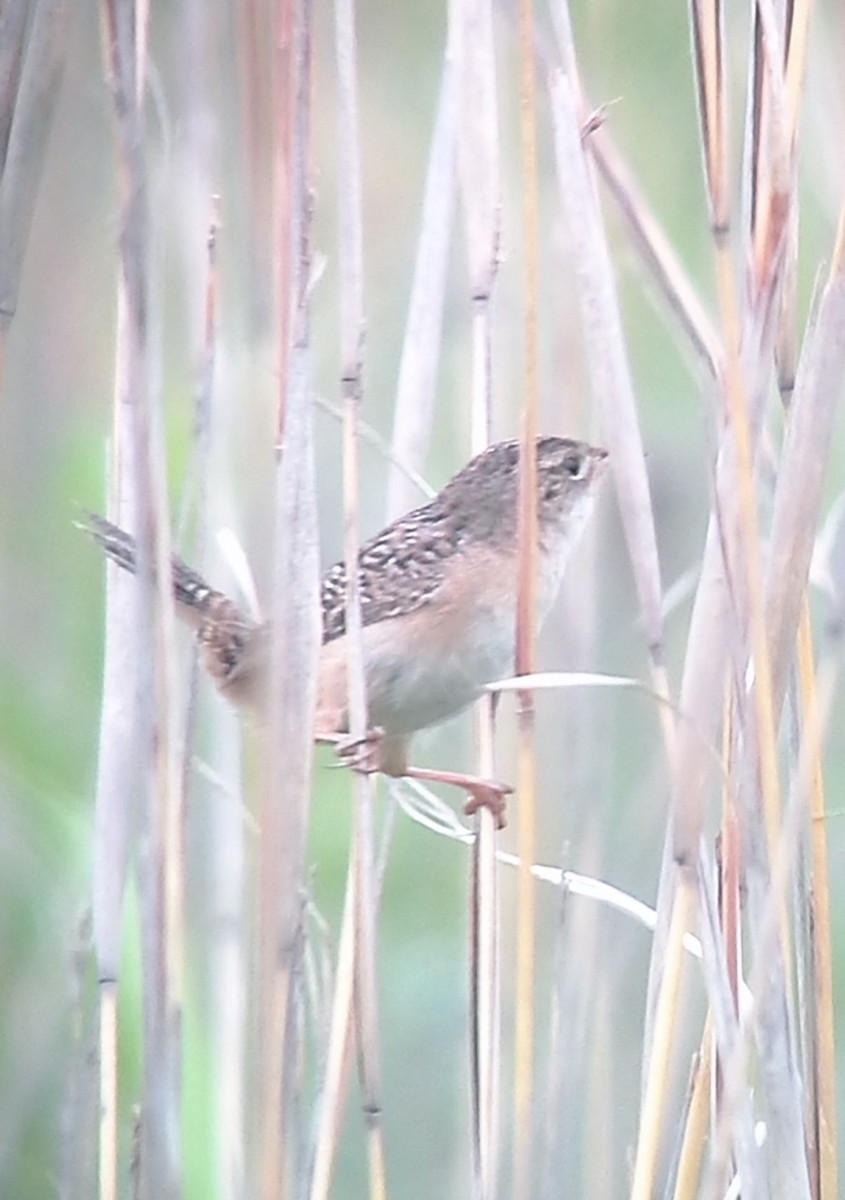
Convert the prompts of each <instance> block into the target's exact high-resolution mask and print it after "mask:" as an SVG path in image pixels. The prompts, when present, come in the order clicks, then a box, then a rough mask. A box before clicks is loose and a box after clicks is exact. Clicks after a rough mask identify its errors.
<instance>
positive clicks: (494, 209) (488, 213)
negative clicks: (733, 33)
mask: <svg viewBox="0 0 845 1200" xmlns="http://www.w3.org/2000/svg"><path fill="white" fill-rule="evenodd" d="M449 16H450V30H449V34H450V55H451V56H452V58H453V60H454V69H455V74H456V76H457V79H456V91H457V98H458V111H457V117H458V131H457V149H458V167H459V180H460V195H461V206H462V208H463V213H464V230H465V236H466V245H467V266H468V273H469V291H470V302H471V313H472V327H471V346H472V355H471V359H472V397H471V401H470V421H471V429H472V433H471V446H472V452H473V454H477V453H478V452H479V451H481V450H482V449H483V448H484V447H485V446H486V445H488V444H489V442H490V441H491V439H492V434H493V375H492V369H493V366H492V364H493V353H492V344H493V289H494V285H495V281H496V275H497V271H498V258H499V225H500V210H501V196H500V181H499V129H498V113H497V105H496V55H495V44H494V39H493V11H492V4H491V3H490V0H461V2H459V3H454V4H452V5H451V6H450V14H449ZM494 707H495V705H494V701H493V698H492V697H486V698H485V699H484V700H482V701H481V702H480V703H479V705H478V706H477V707H476V710H475V714H474V725H475V742H476V756H475V762H476V771H477V773H478V775H479V776H480V777H481V778H493V777H494V775H495V766H494V743H495V724H494ZM474 825H475V830H476V838H475V842H474V845H473V855H472V882H471V889H470V908H469V911H470V918H469V919H470V964H469V976H470V1003H471V1008H472V1011H471V1014H470V1027H471V1055H470V1058H471V1087H472V1110H473V1111H472V1117H473V1122H472V1126H473V1128H472V1136H473V1145H472V1156H473V1176H474V1184H475V1195H476V1197H477V1198H478V1200H492V1197H493V1196H495V1194H496V1180H497V1169H498V1146H499V1091H500V1080H499V1070H500V1054H499V1045H500V1034H501V1029H500V1020H501V1016H500V1004H501V1001H500V988H501V980H500V953H499V879H498V870H497V866H496V826H495V821H494V819H493V816H492V814H491V813H490V811H489V810H488V809H485V808H482V809H480V810H479V812H478V815H477V817H476V820H475V822H474Z"/></svg>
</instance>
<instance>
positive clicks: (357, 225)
mask: <svg viewBox="0 0 845 1200" xmlns="http://www.w3.org/2000/svg"><path fill="white" fill-rule="evenodd" d="M335 47H336V66H337V78H338V162H339V171H338V175H339V182H338V265H339V271H340V341H341V346H340V361H341V381H340V383H341V395H342V400H343V410H344V411H343V416H344V420H343V434H344V436H343V513H344V539H343V548H344V559H345V563H346V641H347V653H348V659H347V687H348V712H349V735H350V737H351V738H353V739H360V738H363V737H364V736H365V735H366V732H367V728H368V724H367V697H366V690H365V683H364V651H363V640H362V634H361V629H362V626H361V604H360V596H359V580H358V549H359V539H358V414H359V409H360V406H361V399H362V392H363V349H364V243H363V217H362V199H361V154H360V134H359V121H358V79H357V61H356V54H357V39H356V31H355V4H354V0H336V3H335ZM353 787H354V794H355V823H354V833H353V845H352V855H351V858H350V866H349V870H350V873H351V876H352V878H351V880H350V886H351V888H352V895H353V899H354V904H353V913H354V922H353V927H354V935H355V936H354V955H353V960H354V971H355V989H354V999H355V1016H356V1024H357V1043H358V1051H359V1057H358V1067H359V1074H360V1081H361V1095H362V1108H363V1114H364V1126H365V1136H366V1142H367V1162H368V1171H369V1195H370V1198H371V1200H384V1198H385V1197H386V1195H387V1182H386V1168H385V1154H384V1140H383V1131H382V1122H381V1067H380V1061H379V1059H380V1054H379V1036H378V1025H379V1022H378V993H377V987H376V952H377V947H376V884H375V833H374V827H373V802H374V798H375V780H374V777H373V776H371V775H364V774H362V773H360V772H356V774H355V778H354V783H353Z"/></svg>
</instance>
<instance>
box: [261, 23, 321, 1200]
mask: <svg viewBox="0 0 845 1200" xmlns="http://www.w3.org/2000/svg"><path fill="white" fill-rule="evenodd" d="M278 17H279V31H278V32H279V37H280V41H281V46H280V58H279V63H278V66H279V72H280V73H279V76H278V84H279V89H280V92H279V94H280V95H281V96H283V97H284V100H283V103H282V105H281V112H280V121H281V122H282V125H283V127H286V128H287V129H288V133H287V134H283V135H282V136H280V138H279V142H278V147H277V149H278V151H279V155H280V157H279V159H278V161H277V180H286V182H285V184H284V186H280V187H279V189H278V190H277V195H276V204H277V209H276V238H277V257H276V279H277V289H278V290H277V309H278V314H279V317H278V327H277V334H278V354H279V360H280V362H281V363H283V364H284V365H285V372H284V373H283V374H281V375H280V380H279V405H278V420H277V428H278V429H279V431H280V434H281V440H280V441H279V442H278V443H277V447H276V448H277V452H278V459H279V461H278V467H277V473H276V512H275V531H274V532H275V537H274V573H273V607H272V620H271V624H272V637H271V670H270V684H269V697H268V700H269V710H268V713H267V720H266V721H265V724H264V728H263V729H262V731H261V732H262V734H263V742H262V752H263V754H262V758H263V763H264V780H263V789H262V791H263V794H262V830H261V833H262V838H261V863H260V938H259V955H260V978H259V989H260V992H259V1053H260V1086H259V1103H260V1109H259V1114H258V1118H259V1119H258V1124H259V1147H258V1150H259V1164H260V1192H259V1194H260V1196H261V1198H262V1200H279V1197H280V1196H281V1197H285V1196H288V1195H291V1196H294V1195H298V1194H299V1193H300V1187H301V1185H300V1180H301V1177H302V1173H303V1170H304V1159H305V1153H304V1149H303V1147H302V1145H301V1144H300V1141H299V1140H298V1137H297V1134H298V1132H299V1128H300V1127H299V1125H298V1122H297V1115H298V1114H297V1112H296V1107H295V1080H296V1077H297V1073H298V1071H299V1067H300V1064H301V1060H302V1045H301V1032H302V1021H301V1014H300V1011H299V1006H300V997H301V986H300V984H301V979H302V971H303V966H302V963H303V946H304V937H305V931H304V927H303V896H304V889H305V839H306V831H307V822H308V801H309V797H310V793H311V765H312V761H311V760H312V750H313V746H312V737H313V728H314V714H315V709H316V686H317V685H316V673H317V655H318V651H319V644H320V628H319V603H318V595H317V590H318V589H317V579H318V552H317V514H316V501H315V492H314V489H315V481H314V449H313V395H312V380H311V349H310V336H311V330H310V304H309V296H310V291H309V280H310V275H311V194H310V177H309V160H310V150H309V147H310V138H311V94H312V88H311V64H312V58H311V55H312V38H313V10H312V5H311V2H310V0H291V3H286V4H283V6H282V10H281V11H280V12H279V14H278ZM285 68H288V69H289V74H287V75H286V74H284V73H283V71H284V69H285ZM282 88H284V89H285V90H284V91H282V90H281V89H282ZM286 146H289V147H290V157H289V158H285V157H284V150H285V147H286Z"/></svg>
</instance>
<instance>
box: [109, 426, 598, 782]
mask: <svg viewBox="0 0 845 1200" xmlns="http://www.w3.org/2000/svg"><path fill="white" fill-rule="evenodd" d="M605 458H606V454H605V451H603V450H599V449H596V448H595V447H591V446H588V445H586V444H585V443H583V442H574V441H571V440H569V439H566V438H558V437H543V438H539V439H538V440H537V487H538V494H537V518H538V538H539V555H538V581H537V608H538V612H537V617H538V622H542V620H543V618H544V617H545V615H546V613H547V612H548V609H549V607H550V605H551V603H552V601H553V599H554V596H555V594H556V592H557V589H558V585H559V582H560V578H561V575H562V573H563V569H564V566H565V564H566V560H567V558H568V555H569V551H570V550H571V548H572V546H573V544H574V543H575V541H576V539H577V537H578V534H579V533H580V531H581V529H582V527H583V525H584V523H585V522H586V520H587V517H588V515H589V512H590V509H591V507H592V502H593V499H594V496H595V491H596V484H597V481H598V479H599V477H600V475H601V473H602V468H603V464H604V460H605ZM518 468H519V444H518V443H517V442H500V443H497V444H496V445H494V446H490V447H489V448H488V449H487V450H485V451H484V452H483V453H482V454H479V455H477V456H476V457H475V458H474V459H472V461H471V462H469V463H468V464H467V466H466V467H464V469H463V470H462V471H460V472H459V473H458V474H457V475H456V476H455V477H454V478H453V479H452V480H451V481H450V482H449V483H448V484H447V485H446V486H445V487H444V488H443V490H442V491H441V492H439V493H438V495H437V496H435V497H434V499H433V500H432V501H431V502H430V503H428V504H426V505H424V506H422V507H421V508H418V509H415V510H414V511H413V512H410V513H408V514H406V515H405V516H403V517H400V518H399V519H398V520H396V521H394V522H393V523H392V524H391V525H388V526H387V528H386V529H384V530H382V532H381V533H378V534H376V536H375V537H373V538H370V539H369V541H367V542H365V543H364V544H363V545H362V546H361V550H360V553H359V556H358V583H359V594H360V601H361V621H362V626H363V629H362V639H363V652H364V667H365V677H366V684H367V702H368V712H369V717H370V722H371V724H372V725H374V726H378V727H380V728H381V729H382V730H383V739H382V742H381V750H380V757H379V766H380V769H382V770H385V771H387V772H388V773H390V774H397V775H398V774H404V773H405V772H406V771H407V769H408V766H407V751H408V743H409V740H410V736H411V734H412V733H413V732H414V731H415V730H417V729H422V728H424V727H425V726H427V725H432V724H436V723H437V722H439V721H442V720H444V719H445V718H447V717H449V716H451V715H452V714H453V713H455V712H458V711H460V710H461V709H462V708H465V707H467V706H468V705H469V704H471V703H472V702H473V701H474V700H475V699H477V697H478V696H479V695H481V693H482V692H483V690H484V687H485V685H486V684H488V683H490V682H492V681H493V680H494V679H496V678H499V677H501V676H502V675H505V674H507V673H509V672H511V671H512V669H513V645H514V627H515V619H516V593H517V574H518V572H517V532H516V531H517V486H518ZM86 528H87V529H88V530H89V532H90V533H91V534H92V535H93V536H94V537H95V538H96V540H97V541H98V542H99V543H100V545H101V546H102V547H103V549H104V550H105V552H106V554H108V556H109V557H110V558H112V559H113V560H114V561H115V562H117V563H118V564H119V565H120V566H122V567H124V568H125V569H127V570H130V571H134V570H135V566H136V561H135V543H134V540H133V539H132V538H131V537H130V536H129V535H128V534H126V533H124V532H123V531H122V530H120V529H118V528H117V527H116V526H114V525H112V524H111V523H110V522H108V521H106V520H104V519H103V518H102V517H98V516H93V515H92V516H91V517H90V518H89V520H88V524H87V526H86ZM172 571H173V590H174V596H175V599H176V602H177V606H178V609H179V612H180V615H181V616H182V617H183V618H184V619H185V620H186V622H187V623H188V624H190V625H191V626H192V627H193V628H194V629H195V631H196V637H197V641H198V643H199V645H200V648H201V653H202V659H203V663H204V666H205V668H206V670H207V671H208V672H209V674H210V675H211V676H212V678H213V679H214V681H215V683H216V684H217V686H218V687H219V688H220V690H221V691H222V692H223V693H224V694H225V695H226V696H228V697H229V698H230V699H231V700H232V701H233V702H234V703H236V704H240V705H246V706H248V707H253V708H255V707H260V705H261V704H262V703H263V698H264V696H265V694H266V674H265V672H266V669H267V666H268V664H269V659H270V646H269V630H268V629H267V627H266V626H265V625H260V624H258V623H256V622H255V621H253V620H251V619H250V618H249V617H248V616H246V615H245V614H244V613H243V612H241V610H240V609H239V608H238V606H237V605H236V604H235V603H234V602H233V601H231V600H230V599H229V598H228V597H226V596H224V595H223V594H222V593H221V592H218V591H215V590H214V589H213V588H211V587H210V586H209V585H208V584H207V583H206V581H205V580H204V579H203V578H202V577H201V576H200V575H198V574H197V573H196V572H195V571H193V570H191V568H190V567H188V566H186V564H185V563H183V562H182V561H181V559H178V558H176V557H174V559H173V564H172ZM320 602H321V612H322V628H323V649H322V652H321V655H320V665H319V675H318V704H317V721H316V730H315V732H316V734H317V735H335V734H342V733H344V732H346V729H347V714H346V704H347V700H346V657H347V654H346V642H345V633H346V570H345V566H344V564H343V563H337V564H335V565H334V566H333V567H331V568H330V569H329V570H328V571H327V572H326V573H325V575H324V576H323V579H322V583H321V588H320ZM455 778H460V779H463V777H455Z"/></svg>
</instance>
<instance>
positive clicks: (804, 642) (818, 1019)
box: [797, 600, 838, 1200]
mask: <svg viewBox="0 0 845 1200" xmlns="http://www.w3.org/2000/svg"><path fill="white" fill-rule="evenodd" d="M797 649H798V681H799V685H800V690H801V702H802V708H803V711H804V718H805V727H806V731H807V732H806V734H805V736H806V737H807V738H809V739H810V744H809V746H808V748H807V754H808V757H809V759H810V767H809V776H810V783H809V788H808V795H809V813H808V816H809V820H810V854H811V861H812V872H813V874H812V884H813V886H812V891H811V895H810V907H811V912H812V926H811V936H812V945H813V983H814V987H813V998H814V1002H815V1010H816V1012H815V1021H814V1022H813V1028H814V1030H815V1034H816V1046H815V1047H814V1055H813V1059H814V1064H815V1070H816V1073H817V1077H816V1079H815V1080H814V1088H813V1090H814V1092H815V1095H816V1105H817V1108H816V1112H815V1114H813V1115H814V1117H815V1121H816V1126H817V1130H816V1142H817V1146H818V1184H819V1200H835V1198H836V1197H837V1195H838V1192H837V1187H838V1162H837V1137H836V1071H835V1067H836V1043H835V1034H834V1017H833V963H832V952H831V951H832V940H831V927H830V883H829V879H828V857H827V834H826V825H825V820H826V815H825V801H824V776H823V773H822V761H821V746H820V744H819V738H818V729H817V728H816V726H817V724H818V718H817V716H816V706H817V700H816V683H815V678H814V674H815V673H814V670H813V644H812V632H811V627H810V611H809V605H808V604H807V602H806V600H805V602H804V605H803V606H802V610H801V619H800V623H799V626H798V648H797Z"/></svg>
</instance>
